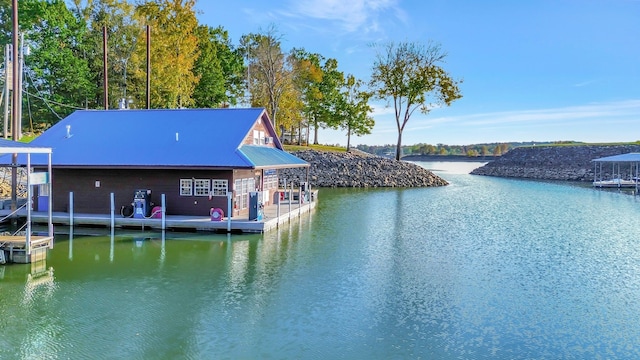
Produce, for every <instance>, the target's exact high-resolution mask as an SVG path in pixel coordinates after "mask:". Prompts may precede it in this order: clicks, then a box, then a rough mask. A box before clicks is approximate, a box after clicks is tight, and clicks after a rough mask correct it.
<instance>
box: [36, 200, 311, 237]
mask: <svg viewBox="0 0 640 360" xmlns="http://www.w3.org/2000/svg"><path fill="white" fill-rule="evenodd" d="M315 199H317V197H316V198H315ZM316 204H317V200H314V201H311V202H307V203H302V204H298V203H293V202H292V203H291V204H288V203H284V204H280V206H279V208H278V205H269V206H266V207H265V208H264V209H263V218H262V220H257V221H255V220H254V221H250V220H249V218H248V217H247V216H245V217H232V218H231V219H229V218H228V217H224V218H222V219H221V220H220V221H212V220H211V217H210V216H182V215H167V216H165V219H164V229H163V221H162V219H160V218H131V217H122V216H121V215H120V214H115V215H114V216H113V217H112V216H111V214H82V213H74V214H73V215H71V214H69V213H65V212H54V213H53V214H52V221H53V224H57V225H67V226H96V227H107V228H110V227H111V225H112V223H113V226H114V227H116V228H129V229H140V230H151V229H156V230H183V231H212V232H249V233H263V232H267V231H270V230H273V229H276V228H278V227H279V226H280V225H281V224H284V223H288V222H289V221H291V220H292V219H295V218H297V217H300V216H301V215H302V214H305V213H309V212H311V211H312V210H313V209H315V207H316ZM31 220H32V223H34V224H45V223H47V221H48V214H47V213H44V212H42V213H40V212H32V213H31ZM229 220H230V221H229Z"/></svg>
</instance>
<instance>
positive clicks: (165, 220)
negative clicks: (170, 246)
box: [161, 194, 167, 245]
mask: <svg viewBox="0 0 640 360" xmlns="http://www.w3.org/2000/svg"><path fill="white" fill-rule="evenodd" d="M166 198H167V197H166V195H165V194H162V197H161V199H162V226H161V228H162V231H164V230H166V228H167V218H166V213H167V210H166V209H167V205H166ZM163 234H164V232H163ZM163 245H164V242H163Z"/></svg>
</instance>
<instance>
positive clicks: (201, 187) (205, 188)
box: [193, 179, 211, 196]
mask: <svg viewBox="0 0 640 360" xmlns="http://www.w3.org/2000/svg"><path fill="white" fill-rule="evenodd" d="M210 193H211V180H210V179H194V181H193V195H194V196H209V194H210Z"/></svg>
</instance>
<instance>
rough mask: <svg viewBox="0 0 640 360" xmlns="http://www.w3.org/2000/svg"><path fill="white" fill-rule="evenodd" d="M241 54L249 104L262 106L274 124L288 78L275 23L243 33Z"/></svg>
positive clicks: (289, 72)
mask: <svg viewBox="0 0 640 360" xmlns="http://www.w3.org/2000/svg"><path fill="white" fill-rule="evenodd" d="M240 47H241V51H242V54H243V55H244V56H245V57H246V59H247V62H248V71H247V72H248V75H247V82H248V87H249V93H250V94H251V105H252V106H264V107H265V108H266V109H267V112H268V114H269V117H270V119H271V122H272V123H273V126H274V127H276V128H277V125H283V126H282V127H281V128H284V125H285V124H278V117H277V116H278V110H279V107H280V100H281V98H282V95H283V94H284V93H285V91H286V90H287V88H288V87H289V86H290V82H291V67H290V63H289V62H288V61H287V57H286V55H285V54H284V53H283V52H282V49H281V43H280V35H279V34H278V32H277V30H276V29H275V27H273V26H271V27H269V28H268V29H267V30H266V31H265V32H264V33H262V34H248V35H243V36H242V38H241V39H240Z"/></svg>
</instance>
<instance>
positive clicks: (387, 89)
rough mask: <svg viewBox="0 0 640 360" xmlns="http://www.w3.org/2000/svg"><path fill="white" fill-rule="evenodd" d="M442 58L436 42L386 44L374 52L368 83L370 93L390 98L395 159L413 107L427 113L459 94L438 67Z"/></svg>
mask: <svg viewBox="0 0 640 360" xmlns="http://www.w3.org/2000/svg"><path fill="white" fill-rule="evenodd" d="M445 58H446V53H444V52H443V51H442V50H441V48H440V46H439V45H434V44H432V43H429V44H428V45H427V46H423V45H421V44H418V43H410V42H402V43H399V44H397V45H396V44H395V43H388V44H387V45H386V46H384V47H383V49H382V51H378V52H377V54H376V60H375V61H374V64H373V71H372V75H371V82H370V86H371V88H372V90H373V92H374V96H375V97H377V98H379V99H383V100H387V101H393V107H394V111H395V119H396V125H397V128H398V141H397V145H396V156H395V158H396V160H400V157H401V155H402V133H403V131H404V129H405V126H406V125H407V123H408V122H409V119H410V118H411V115H413V112H414V111H415V110H416V109H420V111H421V112H422V113H424V114H427V113H428V112H429V110H430V108H432V107H434V106H436V105H447V106H449V105H450V104H451V103H452V102H453V101H455V100H457V99H459V98H461V97H462V95H461V93H460V90H459V89H458V84H459V83H460V82H459V81H456V80H454V79H452V78H451V76H450V75H449V74H448V73H447V72H446V71H445V70H444V69H443V68H442V67H441V66H440V64H441V63H443V62H444V60H445Z"/></svg>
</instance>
